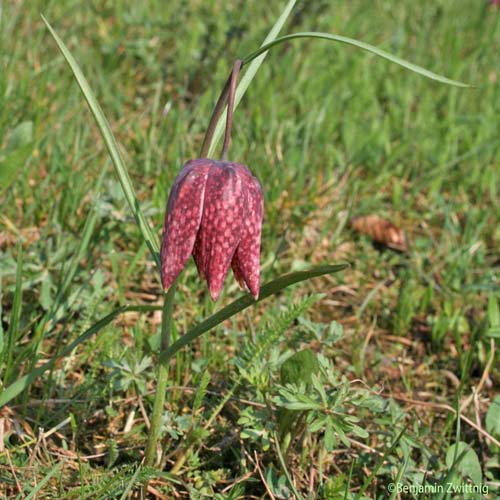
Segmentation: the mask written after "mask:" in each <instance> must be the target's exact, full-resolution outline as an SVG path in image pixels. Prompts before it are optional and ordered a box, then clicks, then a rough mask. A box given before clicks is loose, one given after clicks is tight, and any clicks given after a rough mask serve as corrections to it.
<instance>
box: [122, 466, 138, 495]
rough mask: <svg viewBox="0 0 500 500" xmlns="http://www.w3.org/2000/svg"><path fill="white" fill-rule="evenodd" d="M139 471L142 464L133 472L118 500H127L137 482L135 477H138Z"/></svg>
mask: <svg viewBox="0 0 500 500" xmlns="http://www.w3.org/2000/svg"><path fill="white" fill-rule="evenodd" d="M141 470H142V464H139V466H138V467H137V469H136V470H135V472H134V474H133V475H132V477H131V478H130V481H129V482H128V484H127V486H126V488H125V490H124V491H123V493H122V496H121V497H120V500H127V498H129V495H128V494H129V493H130V491H131V490H132V488H133V486H134V484H135V482H136V481H137V476H139V473H140V472H141Z"/></svg>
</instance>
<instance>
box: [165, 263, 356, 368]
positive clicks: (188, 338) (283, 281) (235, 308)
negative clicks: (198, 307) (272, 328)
mask: <svg viewBox="0 0 500 500" xmlns="http://www.w3.org/2000/svg"><path fill="white" fill-rule="evenodd" d="M346 267H347V264H335V265H324V266H316V267H313V268H311V269H308V270H307V271H299V272H296V273H290V274H285V275H284V276H281V277H279V278H278V279H275V280H274V281H270V282H269V283H266V284H265V285H264V286H262V287H261V288H260V294H259V298H258V300H255V299H254V298H253V296H252V295H250V294H249V293H247V294H246V295H244V296H243V297H241V298H239V299H237V300H235V301H234V302H231V304H228V305H227V306H226V307H224V308H223V309H221V310H220V311H218V312H216V313H215V314H214V315H213V316H210V318H207V319H206V320H204V321H202V322H201V323H199V324H198V325H196V326H195V327H194V328H193V329H192V330H190V331H189V332H187V333H186V334H184V335H183V336H182V337H181V338H180V339H179V340H177V341H176V342H174V343H173V344H172V345H171V346H170V347H169V348H168V349H166V350H165V351H164V352H163V353H162V354H161V356H160V363H167V362H168V360H169V359H170V358H171V357H172V356H173V355H174V354H175V353H176V352H177V351H179V350H180V349H182V348H183V347H184V346H185V345H187V344H189V343H191V342H192V341H193V340H194V339H196V338H198V337H199V336H201V335H203V334H204V333H206V332H208V331H209V330H211V329H212V328H214V327H216V326H217V325H219V324H220V323H222V322H223V321H225V320H226V319H229V318H230V317H231V316H234V315H235V314H237V313H239V312H241V311H243V310H244V309H246V308H247V307H250V306H253V305H255V304H256V303H257V302H261V301H262V300H264V299H267V298H268V297H270V296H271V295H276V294H277V293H278V292H280V291H281V290H283V289H285V288H287V287H289V286H291V285H294V284H296V283H299V282H301V281H305V280H309V279H311V278H316V277H318V276H323V275H325V274H333V273H338V272H339V271H342V270H343V269H345V268H346Z"/></svg>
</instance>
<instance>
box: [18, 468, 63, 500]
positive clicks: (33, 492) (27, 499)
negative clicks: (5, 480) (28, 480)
mask: <svg viewBox="0 0 500 500" xmlns="http://www.w3.org/2000/svg"><path fill="white" fill-rule="evenodd" d="M63 465H64V461H62V462H59V463H57V464H55V465H54V467H52V469H50V471H49V473H48V474H47V475H46V476H45V477H44V478H43V479H42V480H41V481H40V482H39V483H38V484H37V485H36V486H35V487H34V488H33V489H32V490H31V491H30V493H29V495H28V496H26V497H25V498H24V500H32V499H33V498H36V494H37V493H38V492H39V491H41V489H42V488H43V487H44V486H45V485H46V484H47V483H48V482H49V481H50V480H51V479H52V477H54V476H55V475H56V474H57V473H58V472H59V471H60V470H61V468H62V466H63Z"/></svg>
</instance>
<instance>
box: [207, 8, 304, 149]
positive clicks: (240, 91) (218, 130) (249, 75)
mask: <svg viewBox="0 0 500 500" xmlns="http://www.w3.org/2000/svg"><path fill="white" fill-rule="evenodd" d="M296 1H297V0H290V1H289V2H288V3H287V4H286V7H285V8H284V9H283V12H282V13H281V15H280V17H279V18H278V20H277V21H276V23H275V24H274V26H273V27H272V29H271V31H270V32H269V33H268V35H267V36H266V38H265V39H264V42H263V43H262V46H265V45H266V44H269V43H270V42H272V41H273V40H275V39H276V37H277V36H278V33H279V32H280V31H281V29H282V28H283V25H284V24H285V21H286V20H287V18H288V16H289V15H290V12H291V11H292V9H293V7H294V6H295V3H296ZM266 55H267V51H265V50H264V51H262V52H261V54H260V55H259V56H258V57H255V58H254V60H253V61H252V63H251V64H250V66H248V69H247V70H246V71H245V74H244V75H243V77H242V78H241V80H240V83H239V84H238V87H237V89H236V93H235V96H234V109H236V108H237V107H238V104H239V103H240V101H241V99H242V97H243V96H244V94H245V92H246V91H247V89H248V86H249V85H250V82H251V81H252V80H253V78H254V76H255V75H256V73H257V71H258V70H259V68H260V65H261V64H262V63H263V62H264V59H265V58H266ZM226 116H227V107H226V111H224V113H222V115H221V116H220V118H219V120H218V122H217V126H216V127H215V132H214V135H213V137H212V139H211V142H210V147H209V148H208V153H207V156H208V157H209V158H212V157H213V155H214V153H215V148H216V147H217V144H218V143H219V141H220V139H221V137H222V133H223V132H224V125H225V123H226ZM202 156H205V155H202Z"/></svg>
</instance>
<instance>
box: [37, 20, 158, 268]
mask: <svg viewBox="0 0 500 500" xmlns="http://www.w3.org/2000/svg"><path fill="white" fill-rule="evenodd" d="M42 19H43V21H44V23H45V24H46V26H47V28H48V30H49V31H50V34H51V35H52V37H53V38H54V40H55V41H56V43H57V46H58V47H59V50H60V51H61V53H62V55H63V56H64V58H65V59H66V62H67V63H68V65H69V67H70V68H71V71H72V72H73V75H74V77H75V78H76V81H77V82H78V85H79V87H80V90H81V91H82V93H83V96H84V97H85V100H86V101H87V104H88V105H89V108H90V110H91V112H92V115H93V116H94V118H95V121H96V123H97V126H98V127H99V131H100V132H101V135H102V138H103V140H104V143H105V144H106V148H107V149H108V153H109V155H110V157H111V160H112V161H113V165H114V167H115V171H116V174H117V176H118V179H119V181H120V184H121V187H122V190H123V194H124V195H125V198H126V200H127V202H128V204H129V206H130V209H131V210H132V213H133V214H134V217H135V221H136V223H137V226H138V227H139V230H140V231H141V234H142V237H143V238H144V240H145V241H146V243H147V245H148V247H149V250H150V251H151V254H152V255H153V258H154V260H155V262H156V264H157V265H158V269H160V255H159V246H158V240H157V238H156V237H155V236H154V234H153V232H152V231H151V229H150V227H149V225H148V223H147V221H146V219H145V217H144V214H143V213H142V211H141V209H140V206H139V201H138V199H137V196H136V195H135V191H134V188H133V186H132V182H131V180H130V177H129V175H128V172H127V169H126V168H125V164H124V162H123V159H122V157H121V154H120V150H119V149H118V144H117V142H116V139H115V138H114V136H113V132H111V127H110V126H109V123H108V120H107V119H106V117H105V116H104V113H103V111H102V109H101V107H100V105H99V103H98V102H97V99H96V97H95V95H94V93H93V92H92V90H91V88H90V85H89V83H88V81H87V79H86V78H85V76H84V75H83V73H82V71H81V69H80V67H79V66H78V64H77V62H76V60H75V58H74V57H73V56H72V55H71V52H70V51H69V50H68V48H67V47H66V45H65V44H64V42H63V41H62V40H61V39H60V38H59V36H58V35H57V33H56V32H55V31H54V29H53V28H52V26H51V25H50V24H49V22H48V21H47V19H45V17H44V16H43V15H42Z"/></svg>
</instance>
